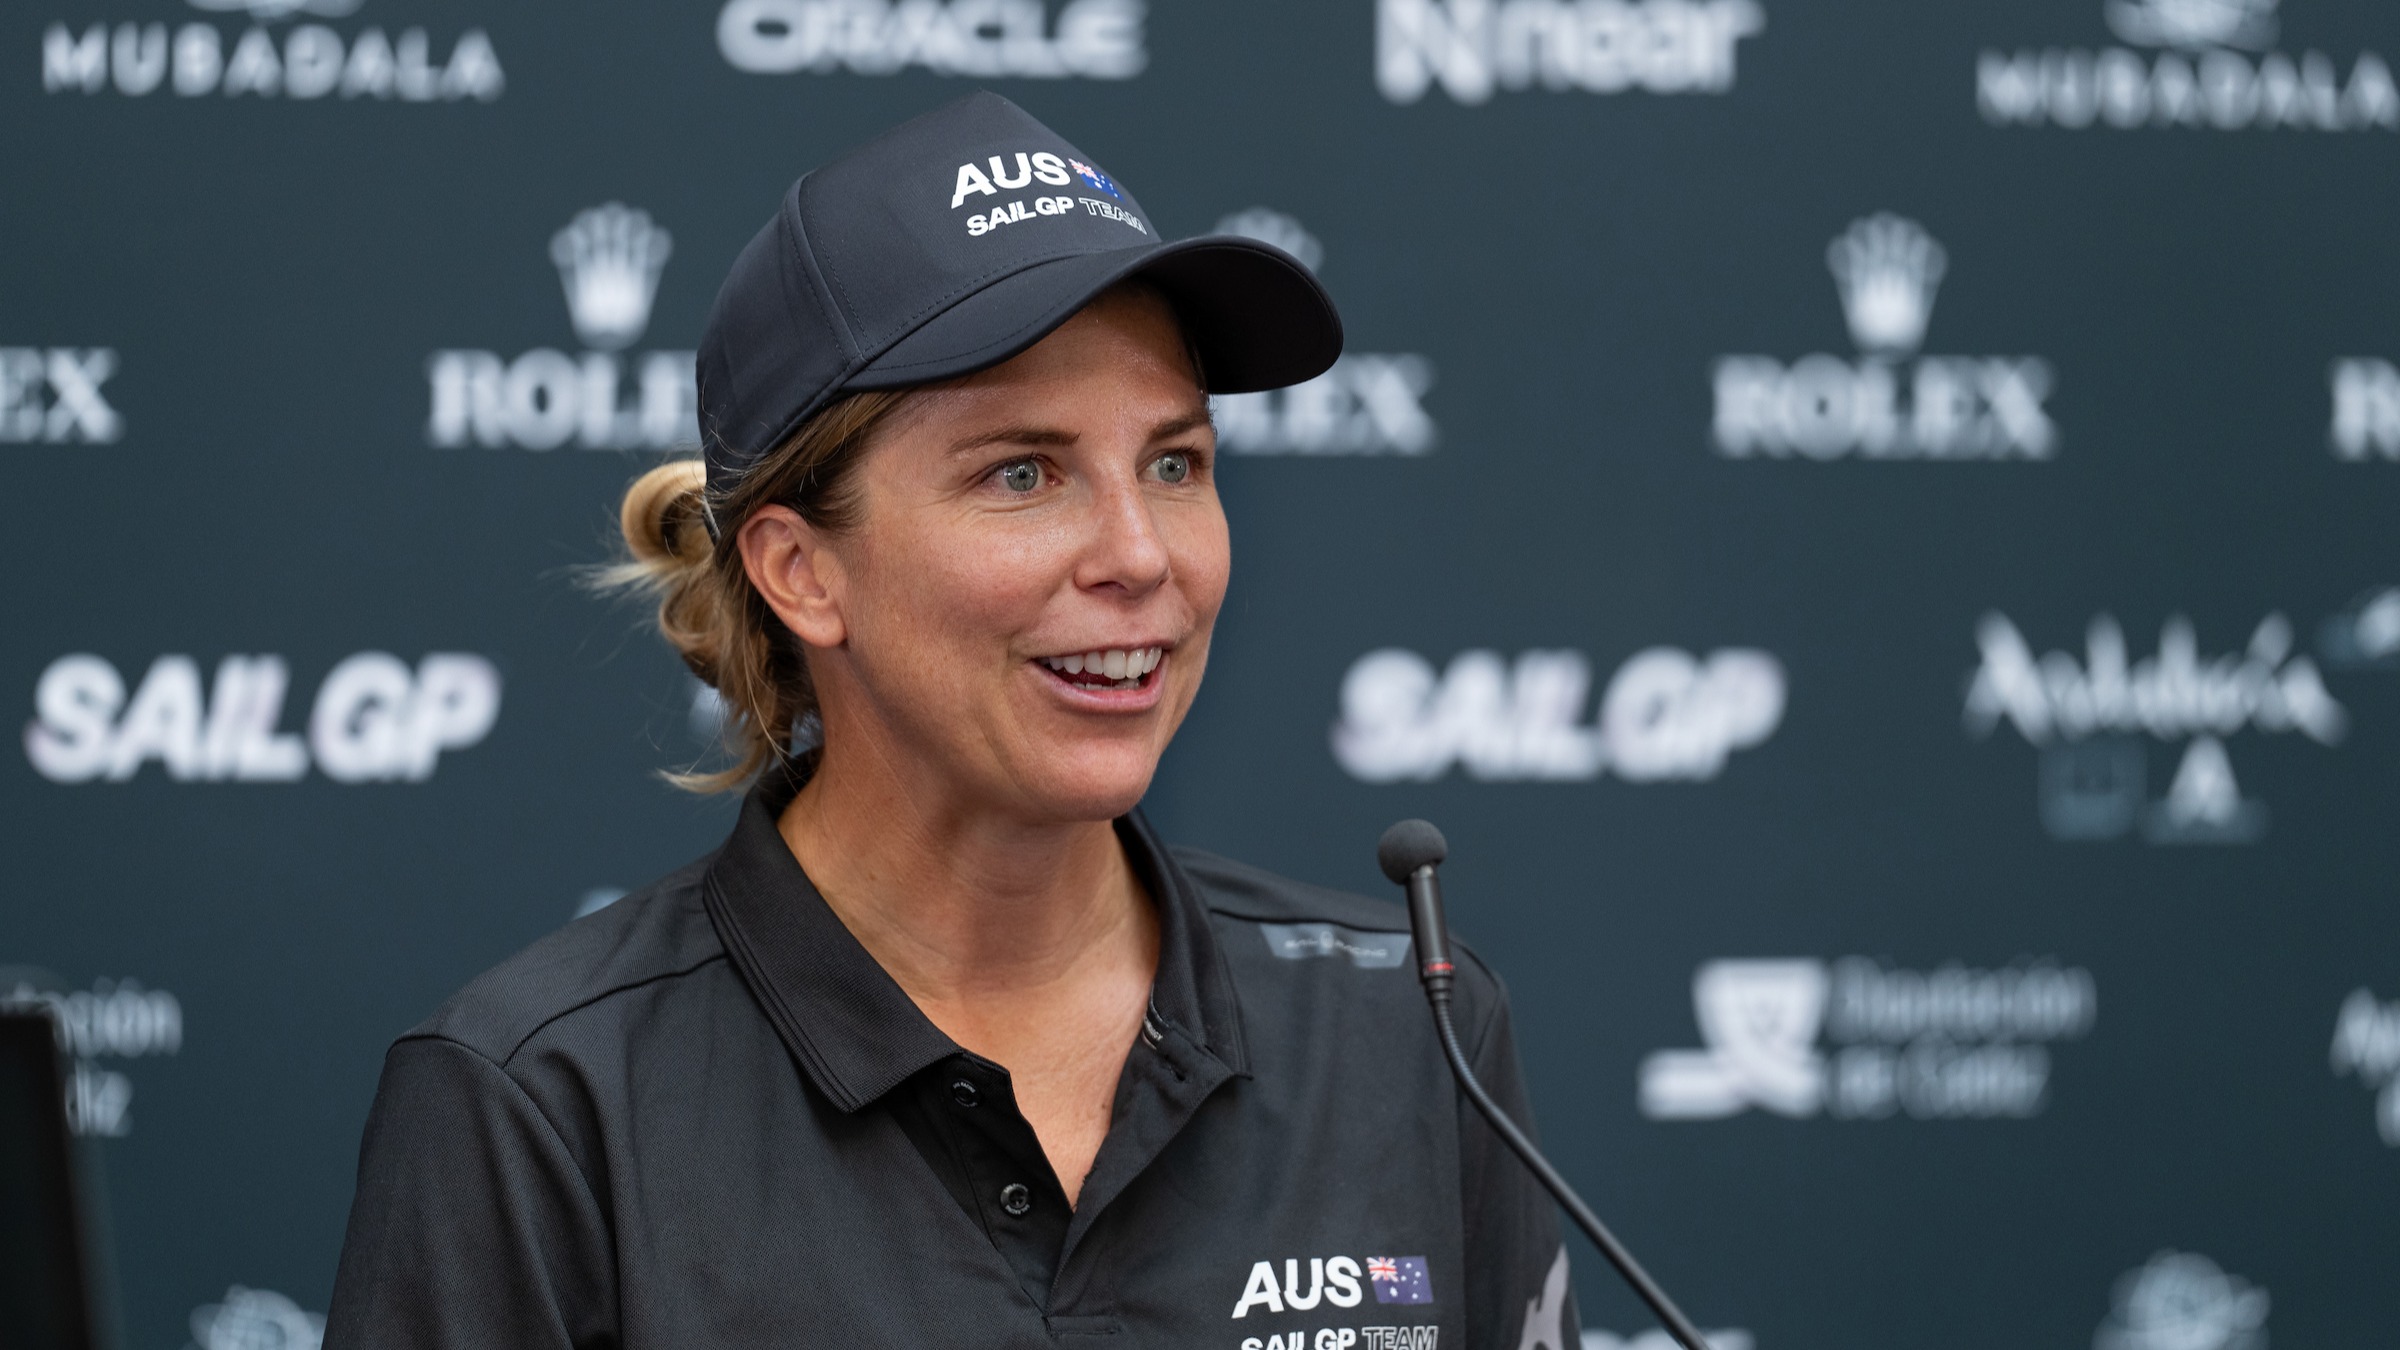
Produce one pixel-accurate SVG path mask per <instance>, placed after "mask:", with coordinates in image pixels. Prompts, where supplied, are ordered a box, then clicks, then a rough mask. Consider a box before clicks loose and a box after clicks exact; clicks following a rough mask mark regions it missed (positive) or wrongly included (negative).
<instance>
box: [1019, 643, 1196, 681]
mask: <svg viewBox="0 0 2400 1350" xmlns="http://www.w3.org/2000/svg"><path fill="white" fill-rule="evenodd" d="M1166 654H1167V653H1166V649H1165V648H1163V647H1135V648H1132V649H1130V650H1128V649H1125V648H1110V649H1109V650H1107V651H1099V652H1083V653H1081V654H1079V655H1076V656H1045V657H1043V658H1041V665H1042V666H1043V668H1045V669H1047V670H1048V671H1049V672H1050V673H1051V674H1053V675H1055V676H1057V677H1058V678H1059V679H1061V680H1064V681H1065V682H1066V683H1068V684H1071V685H1074V686H1075V687H1076V688H1078V689H1139V688H1141V687H1142V682H1143V681H1145V680H1147V679H1149V678H1150V674H1151V672H1152V671H1155V670H1157V669H1158V663H1159V662H1160V661H1162V660H1164V659H1165V658H1166Z"/></svg>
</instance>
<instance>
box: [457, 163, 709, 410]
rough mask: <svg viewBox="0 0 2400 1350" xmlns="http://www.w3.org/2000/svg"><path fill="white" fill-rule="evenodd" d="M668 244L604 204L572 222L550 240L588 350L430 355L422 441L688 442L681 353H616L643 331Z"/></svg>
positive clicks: (649, 224) (690, 398)
mask: <svg viewBox="0 0 2400 1350" xmlns="http://www.w3.org/2000/svg"><path fill="white" fill-rule="evenodd" d="M673 252H674V238H673V236H671V235H669V234H668V233H667V231H666V230H665V229H663V228H661V227H660V226H659V225H658V224H657V223H656V222H654V221H652V220H651V219H650V213H649V212H647V211H641V210H637V209H635V208H633V207H630V206H626V205H625V204H623V203H622V202H609V203H607V204H606V205H603V206H595V207H593V208H591V209H590V210H588V211H583V212H579V213H577V215H576V216H575V218H574V219H573V220H571V221H569V222H568V223H567V225H566V227H565V228H564V229H562V230H560V231H559V232H558V233H557V234H555V235H553V236H552V237H551V240H550V260H551V261H552V262H553V263H555V264H556V265H557V267H558V277H559V282H560V284H561V285H563V286H564V287H565V288H566V295H567V316H568V318H569V319H571V320H572V321H573V323H574V325H575V334H576V336H577V337H580V338H582V339H583V341H584V343H585V344H586V346H587V348H588V349H587V350H585V351H583V352H580V353H575V354H569V353H567V352H562V351H557V350H555V349H553V348H549V347H537V348H535V349H534V350H532V351H529V352H526V353H524V354H523V355H521V356H518V357H517V358H515V359H514V360H504V359H502V358H501V356H500V355H499V354H498V353H496V352H488V351H466V350H450V351H438V352H435V353H434V354H433V356H432V358H431V359H430V360H428V361H427V362H426V375H427V377H428V379H429V380H430V382H431V384H432V387H433V412H432V415H431V417H430V418H428V419H427V422H426V428H425V439H426V441H427V442H428V443H429V444H431V445H434V446H436V447H439V448H442V449H456V448H458V447H461V446H466V445H481V446H489V447H503V446H512V445H513V446H517V447H520V448H522V449H526V450H555V449H557V448H558V447H559V446H562V445H565V444H566V443H567V442H569V441H574V442H575V443H576V444H578V445H581V446H584V447H585V448H587V449H593V450H631V449H647V450H668V449H673V448H675V447H677V446H680V445H685V444H688V443H690V442H691V441H692V439H693V438H694V437H695V436H696V435H698V417H699V406H700V398H699V392H698V388H697V385H696V383H695V381H694V376H693V372H692V363H693V354H692V353H691V352H688V351H649V352H643V353H642V354H641V355H640V356H639V357H638V358H634V357H630V356H626V355H624V354H623V353H624V352H625V349H626V348H628V347H630V346H632V345H633V344H634V343H636V342H638V341H640V340H641V336H642V333H643V332H644V331H645V330H646V329H647V328H648V327H649V326H650V306H651V303H652V302H653V301H654V300H656V299H657V297H658V279H659V274H660V272H661V271H663V270H664V269H665V267H666V265H667V259H668V257H669V256H671V255H672V254H673Z"/></svg>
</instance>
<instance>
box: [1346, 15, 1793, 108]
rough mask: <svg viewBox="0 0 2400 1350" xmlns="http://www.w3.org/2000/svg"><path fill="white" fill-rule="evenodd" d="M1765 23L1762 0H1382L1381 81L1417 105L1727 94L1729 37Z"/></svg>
mask: <svg viewBox="0 0 2400 1350" xmlns="http://www.w3.org/2000/svg"><path fill="white" fill-rule="evenodd" d="M1766 26H1767V15H1766V11H1765V10H1763V9H1761V8H1760V7H1759V5H1758V3H1757V0H1581V2H1580V3H1577V2H1576V0H1496V2H1495V0H1376V5H1375V86H1376V88H1378V89H1380V90H1382V91H1383V96H1384V97H1385V98H1387V99H1390V100H1391V101H1392V102H1394V103H1414V102H1416V101H1417V100H1418V99H1421V98H1423V97H1424V96H1425V91H1426V90H1428V89H1430V88H1432V87H1434V86H1435V85H1437V84H1438V85H1440V86H1441V89H1442V92H1443V93H1446V94H1448V95H1449V96H1450V97H1452V98H1454V99H1456V100H1458V101H1459V102H1460V103H1468V104H1474V103H1484V102H1488V101H1490V99H1491V97H1492V91H1493V90H1495V89H1505V90H1512V91H1513V90H1519V89H1533V88H1536V87H1539V88H1542V89H1557V90H1567V89H1580V90H1583V91H1585V92H1587V93H1593V94H1618V93H1624V92H1626V91H1627V90H1643V91H1646V92H1648V93H1653V94H1724V93H1730V92H1732V90H1733V77H1734V44H1736V43H1738V42H1740V41H1741V40H1742V39H1743V38H1747V37H1756V36H1758V35H1759V33H1761V32H1762V31H1764V30H1765V28H1766Z"/></svg>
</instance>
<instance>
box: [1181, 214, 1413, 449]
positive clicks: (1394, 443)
mask: <svg viewBox="0 0 2400 1350" xmlns="http://www.w3.org/2000/svg"><path fill="white" fill-rule="evenodd" d="M1215 232H1216V233H1218V234H1238V235H1241V236H1243V237H1245V238H1249V239H1257V240H1260V241H1261V242H1264V243H1269V244H1273V245H1275V246H1276V247H1277V248H1280V249H1282V250H1283V251H1284V252H1286V253H1289V254H1291V255H1292V256H1293V257H1295V258H1297V259H1299V260H1300V261H1301V263H1302V264H1304V265H1305V266H1306V267H1307V268H1308V269H1309V270H1310V271H1312V272H1313V271H1316V270H1317V269H1318V268H1319V267H1320V266H1322V265H1323V264H1324V261H1325V246H1324V245H1323V244H1321V243H1319V242H1318V240H1317V237H1316V236H1315V235H1313V234H1310V233H1309V232H1308V229H1307V227H1306V226H1303V225H1302V224H1301V223H1300V222H1299V221H1297V220H1294V219H1293V218H1292V217H1290V216H1287V215H1285V214H1284V213H1282V212H1281V211H1276V210H1272V209H1270V208H1268V207H1264V206H1254V207H1252V208H1250V209H1249V210H1247V211H1237V212H1235V213H1234V214H1232V215H1230V216H1227V217H1225V218H1224V219H1223V220H1220V221H1218V222H1217V228H1216V231H1215ZM1432 389H1433V361H1432V359H1431V358H1429V357H1426V356H1422V355H1419V354H1418V353H1415V352H1354V351H1345V352H1343V353H1342V354H1341V356H1340V357H1338V358H1336V359H1335V361H1334V363H1333V368H1332V369H1331V370H1328V371H1326V372H1325V373H1324V374H1322V375H1319V376H1318V377H1316V378H1315V379H1313V380H1309V381H1307V382H1306V383H1303V384H1296V385H1293V386H1292V387H1291V388H1289V389H1271V390H1268V391H1266V392H1264V393H1257V394H1220V395H1218V396H1217V397H1216V398H1215V399H1214V400H1212V404H1213V406H1214V408H1215V411H1216V418H1217V444H1219V445H1221V446H1223V447H1224V448H1225V449H1226V450H1227V451H1228V452H1229V453H1232V454H1243V455H1422V454H1426V453H1429V452H1430V451H1432V449H1433V448H1434V446H1435V445H1436V444H1437V443H1438V442H1439V441H1440V440H1441V431H1440V429H1439V428H1438V427H1436V426H1435V425H1434V421H1433V416H1432V414H1430V413H1428V412H1426V411H1425V396H1426V395H1427V394H1428V393H1430V392H1432Z"/></svg>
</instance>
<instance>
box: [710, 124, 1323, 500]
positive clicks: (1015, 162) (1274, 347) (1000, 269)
mask: <svg viewBox="0 0 2400 1350" xmlns="http://www.w3.org/2000/svg"><path fill="white" fill-rule="evenodd" d="M1136 274H1138V275H1140V276H1141V277H1142V278H1143V279H1144V280H1146V281H1149V282H1151V283H1152V284H1154V285H1156V286H1157V287H1158V289H1159V290H1160V291H1161V292H1162V293H1164V294H1165V295H1166V297H1167V299H1168V302H1169V303H1170V304H1172V305H1173V306H1174V307H1175V311H1176V315H1177V317H1178V318H1179V319H1180V320H1181V322H1182V324H1183V329H1184V332H1185V334H1186V336H1187V337H1188V338H1189V339H1190V341H1191V343H1192V345H1193V346H1194V348H1195V349H1197V350H1198V352H1199V354H1200V364H1201V367H1202V371H1203V373H1204V375H1205V377H1206V380H1207V384H1208V392H1210V393H1212V394H1239V393H1248V392H1251V391H1253V390H1259V389H1274V388H1278V387H1280V386H1283V385H1287V384H1298V383H1299V382H1301V381H1302V380H1306V379H1311V378H1313V377H1315V376H1317V375H1320V374H1322V373H1324V371H1325V369H1326V368H1327V367H1329V366H1331V365H1332V364H1333V361H1334V358H1335V357H1337V356H1339V355H1340V354H1341V350H1342V320H1341V316H1340V315H1339V314H1337V313H1335V312H1334V307H1333V298H1332V297H1331V296H1329V295H1327V294H1326V293H1325V288H1324V287H1322V286H1320V285H1318V284H1317V279H1316V278H1315V277H1314V276H1313V275H1311V274H1310V273H1309V270H1308V268H1307V267H1305V266H1303V265H1302V264H1301V263H1300V261H1299V260H1298V259H1296V258H1294V257H1292V256H1291V255H1290V254H1288V253H1285V252H1284V251H1283V250H1281V249H1279V248H1275V247H1273V246H1272V245H1269V244H1263V243H1260V242H1259V241H1257V240H1254V239H1243V238H1239V237H1236V236H1232V235H1204V236H1201V237H1199V238H1193V239H1182V240H1177V241H1175V242H1173V243H1167V242H1165V241H1163V240H1161V239H1160V238H1159V237H1158V231H1157V227H1156V226H1155V225H1154V224H1153V223H1152V222H1151V219H1150V214H1149V213H1148V212H1147V211H1144V210H1143V209H1142V208H1141V205H1140V203H1138V202H1136V201H1135V200H1134V199H1133V193H1132V192H1131V191H1129V190H1127V188H1126V187H1125V185H1124V184H1123V183H1120V182H1117V181H1116V180H1115V179H1113V178H1111V177H1110V176H1109V175H1108V174H1107V173H1105V172H1104V171H1102V170H1101V169H1100V167H1099V166H1098V165H1096V164H1095V163H1094V162H1093V161H1092V159H1091V157H1090V156H1088V155H1086V154H1084V153H1083V152H1082V151H1081V150H1078V149H1076V148H1075V147H1074V146H1072V145H1070V144H1068V143H1067V142H1066V140H1065V139H1063V138H1062V137H1060V136H1059V134H1058V133H1057V132H1054V131H1052V130H1050V128H1048V127H1046V126H1043V125H1042V124H1041V123H1040V122H1038V121H1036V120H1034V118H1033V116H1032V115H1031V114H1029V113H1027V112H1026V111H1025V110H1024V109H1022V108H1020V107H1018V106H1017V105H1016V104H1014V103H1011V102H1009V101H1008V100H1007V99H1005V98H1002V97H1000V96H999V95H998V94H993V93H989V92H983V93H976V94H971V95H969V96H967V97H966V98H962V99H960V100H958V101H957V102H955V103H951V104H949V105H947V106H944V107H941V108H937V109H935V110H934V111H932V112H929V113H926V114H925V115H923V116H921V117H918V118H916V119H914V120H912V121H909V122H906V123H903V124H902V125H900V126H898V127H895V128H894V129H892V130H891V131H888V132H885V133H884V134H883V135H882V136H879V137H877V138H876V139H875V140H872V141H870V142H868V143H867V144H865V145H863V146H861V147H859V148H858V149H856V150H853V151H851V152H850V153H849V154H847V155H845V156H843V157H842V158H840V159H837V160H835V161H834V162H832V163H831V164H827V165H825V166H824V167H822V168H819V169H817V170H815V171H814V172H812V173H809V174H808V175H806V176H804V177H803V178H801V180H800V181H799V182H797V183H794V184H793V185H792V187H791V190H790V191H789V192H786V193H785V194H784V195H783V205H782V207H781V208H780V209H779V210H777V211H776V213H775V219H773V220H771V221H769V222H768V223H767V227H766V228H765V229H763V230H760V231H759V232H758V236H757V237H756V238H754V239H752V240H751V241H750V243H749V245H748V246H747V247H745V248H744V249H743V250H742V252H741V256H740V257H738V258H736V259H735V260H734V264H733V271H732V273H731V274H730V275H728V276H727V277H726V278H725V286H724V289H722V290H720V291H719V292H717V302H716V306H715V307H714V308H713V309H712V310H711V311H710V313H709V316H708V328H707V331H706V332H704V333H703V334H702V335H701V338H700V352H699V381H700V439H701V447H702V454H703V456H704V458H705V459H706V461H707V465H708V483H709V486H710V488H712V489H723V488H725V487H727V486H729V485H730V484H732V483H733V482H734V481H736V480H737V479H738V477H739V475H740V474H741V473H742V472H743V471H744V470H745V469H747V468H748V467H749V466H750V465H752V464H754V463H756V462H757V461H758V460H759V459H760V458H761V457H762V456H764V455H765V454H766V453H767V452H768V451H770V450H772V449H774V448H775V447H776V446H777V445H780V444H781V443H782V442H783V440H784V439H785V438H786V437H788V436H789V435H791V433H792V432H793V431H794V430H795V429H796V428H798V427H799V425H800V424H801V423H802V422H803V421H805V420H806V419H807V418H808V417H809V416H810V415H811V414H813V413H815V412H816V411H817V410H818V409H820V408H823V407H824V406H825V405H826V404H828V403H830V402H832V401H833V400H834V399H836V398H838V397H840V396H842V395H844V394H848V393H853V392H856V391H858V390H862V389H895V388H901V387H904V386H907V385H915V384H928V383H932V382H934V381H937V380H947V379H951V378H954V377H956V376H960V375H966V374H970V373H972V372H974V371H978V370H983V369H985V368H987V367H990V366H995V365H998V364H1000V363H1001V362H1003V361H1006V360H1007V359H1009V358H1010V357H1012V356H1015V355H1016V354H1017V353H1019V352H1022V351H1024V350H1025V349H1026V348H1028V347H1031V346H1032V345H1033V344H1035V343H1037V342H1039V341H1041V340H1042V339H1043V338H1044V337H1046V336H1048V335H1049V334H1050V332H1051V330H1053V329H1055V328H1057V327H1058V326H1059V325H1060V324H1062V323H1064V322H1066V321H1067V320H1068V319H1069V318H1070V317H1072V316H1073V315H1074V313H1075V312H1076V311H1077V310H1079V309H1081V308H1083V307H1084V306H1085V305H1086V304H1089V303H1090V302H1091V300H1092V298H1093V297H1094V296H1097V295H1098V294H1099V293H1100V292H1102V291H1104V290H1106V289H1107V288H1108V287H1110V286H1112V285H1114V284H1116V283H1117V282H1119V281H1121V280H1124V279H1125V278H1127V277H1130V276H1134V275H1136Z"/></svg>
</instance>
